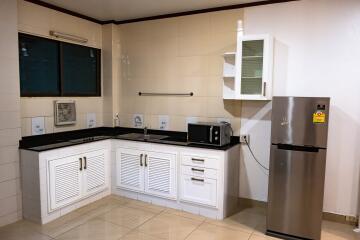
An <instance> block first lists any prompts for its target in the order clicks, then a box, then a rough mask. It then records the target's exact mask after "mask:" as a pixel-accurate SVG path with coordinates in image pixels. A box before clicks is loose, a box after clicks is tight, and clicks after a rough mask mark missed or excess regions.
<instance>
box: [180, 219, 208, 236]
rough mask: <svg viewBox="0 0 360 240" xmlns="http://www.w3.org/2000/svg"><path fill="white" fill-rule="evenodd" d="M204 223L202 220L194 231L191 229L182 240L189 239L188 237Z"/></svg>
mask: <svg viewBox="0 0 360 240" xmlns="http://www.w3.org/2000/svg"><path fill="white" fill-rule="evenodd" d="M204 223H205V220H203V221H202V222H201V223H200V224H199V225H198V226H197V227H196V228H195V229H193V230H192V231H191V232H190V233H189V234H188V235H187V236H186V237H185V238H184V240H186V239H188V238H189V237H190V235H191V234H192V233H193V232H195V231H196V230H197V229H199V228H200V226H201V225H203V224H204Z"/></svg>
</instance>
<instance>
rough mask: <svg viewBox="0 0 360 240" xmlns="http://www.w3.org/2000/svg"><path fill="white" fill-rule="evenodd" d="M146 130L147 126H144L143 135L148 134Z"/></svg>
mask: <svg viewBox="0 0 360 240" xmlns="http://www.w3.org/2000/svg"><path fill="white" fill-rule="evenodd" d="M147 131H148V128H147V127H144V135H145V136H146V135H148V133H147Z"/></svg>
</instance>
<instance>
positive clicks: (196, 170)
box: [181, 165, 217, 179]
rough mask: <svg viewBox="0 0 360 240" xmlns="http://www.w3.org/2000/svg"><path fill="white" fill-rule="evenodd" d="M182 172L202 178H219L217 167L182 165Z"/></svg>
mask: <svg viewBox="0 0 360 240" xmlns="http://www.w3.org/2000/svg"><path fill="white" fill-rule="evenodd" d="M181 174H185V175H190V176H194V177H201V178H212V179H217V171H216V170H215V169H209V168H201V167H194V166H185V165H182V166H181Z"/></svg>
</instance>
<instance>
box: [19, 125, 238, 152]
mask: <svg viewBox="0 0 360 240" xmlns="http://www.w3.org/2000/svg"><path fill="white" fill-rule="evenodd" d="M129 133H143V129H140V128H124V127H115V128H112V127H99V128H91V129H82V130H75V131H67V132H60V133H51V134H44V135H38V136H28V137H23V138H22V140H20V142H19V148H20V149H25V150H30V151H36V152H42V151H48V150H52V149H57V148H63V147H69V146H74V145H78V144H83V143H89V142H95V141H101V140H106V139H121V140H129V141H137V142H150V143H159V144H168V145H176V146H186V147H195V148H205V149H214V150H224V151H225V150H227V149H230V148H231V147H233V146H235V145H237V144H239V143H240V142H239V137H235V136H233V137H232V138H231V142H230V144H228V145H225V146H221V147H218V146H208V145H201V144H194V143H189V142H188V141H187V133H186V132H177V131H162V130H152V129H149V130H148V134H154V135H165V136H167V137H166V138H163V139H132V138H126V137H124V136H122V135H125V134H129ZM125 136H126V135H125Z"/></svg>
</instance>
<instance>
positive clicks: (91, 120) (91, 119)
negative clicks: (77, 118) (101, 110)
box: [86, 113, 96, 128]
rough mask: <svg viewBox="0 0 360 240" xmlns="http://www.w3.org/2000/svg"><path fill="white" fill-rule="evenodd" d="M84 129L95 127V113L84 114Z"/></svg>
mask: <svg viewBox="0 0 360 240" xmlns="http://www.w3.org/2000/svg"><path fill="white" fill-rule="evenodd" d="M86 127H87V128H94V127H96V114H95V113H87V114H86Z"/></svg>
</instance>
